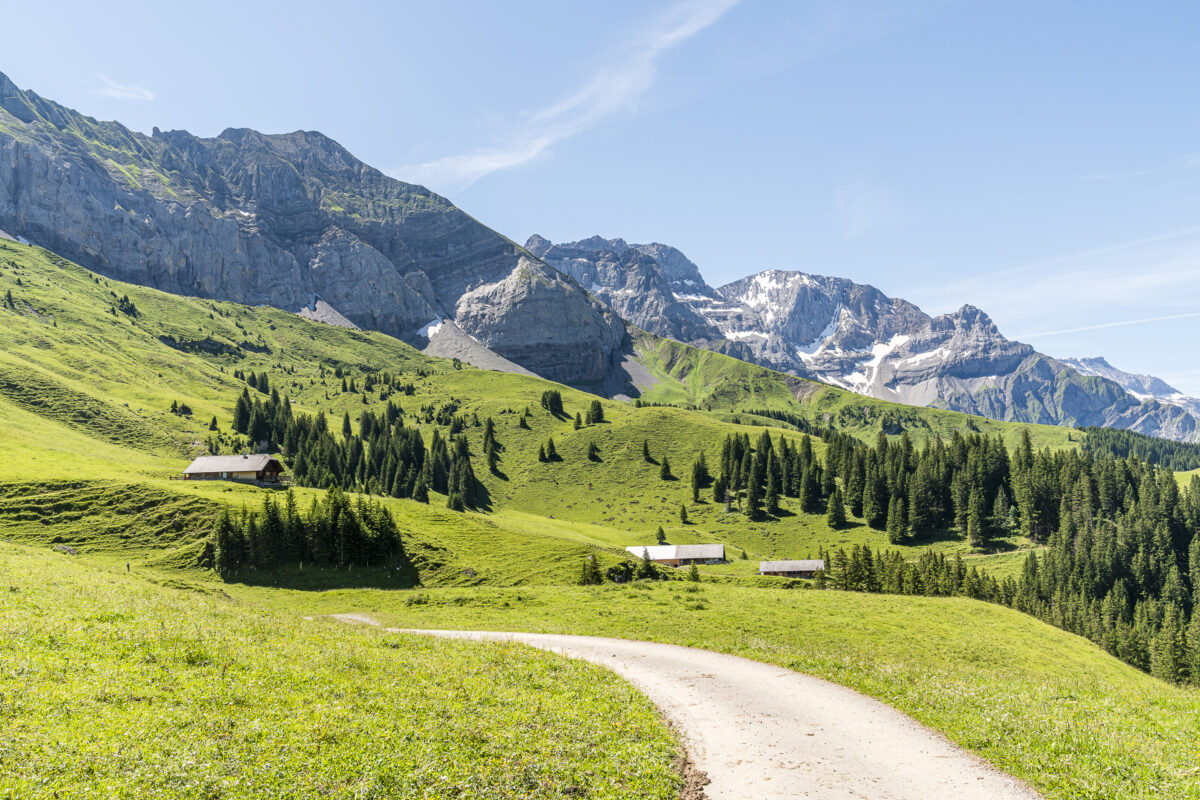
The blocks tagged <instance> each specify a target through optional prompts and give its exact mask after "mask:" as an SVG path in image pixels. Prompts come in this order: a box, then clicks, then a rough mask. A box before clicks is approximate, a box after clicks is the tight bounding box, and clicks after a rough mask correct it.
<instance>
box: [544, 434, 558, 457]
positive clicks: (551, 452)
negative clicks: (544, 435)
mask: <svg viewBox="0 0 1200 800" xmlns="http://www.w3.org/2000/svg"><path fill="white" fill-rule="evenodd" d="M546 460H547V461H558V451H557V450H555V449H554V437H553V436H552V437H550V438H549V439H547V440H546Z"/></svg>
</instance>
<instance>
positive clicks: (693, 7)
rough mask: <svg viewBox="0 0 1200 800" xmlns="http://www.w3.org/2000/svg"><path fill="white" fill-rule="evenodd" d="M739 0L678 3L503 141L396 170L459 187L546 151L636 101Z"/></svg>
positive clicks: (409, 177)
mask: <svg viewBox="0 0 1200 800" xmlns="http://www.w3.org/2000/svg"><path fill="white" fill-rule="evenodd" d="M738 2H739V0H690V1H689V2H685V3H681V4H679V5H676V6H674V7H673V8H672V9H671V10H670V11H669V12H668V13H667V14H666V15H665V16H664V17H662V18H661V19H660V20H659V21H658V23H657V24H656V25H655V26H654V27H653V28H651V29H650V30H648V31H647V32H646V33H645V35H644V36H642V37H640V38H639V40H638V42H637V43H636V47H634V48H633V49H632V51H631V52H630V53H629V54H628V55H627V56H625V57H623V58H619V59H614V62H616V64H617V65H616V66H614V67H611V68H608V69H605V70H603V71H602V72H600V73H598V74H597V75H595V76H594V77H593V78H592V79H591V80H590V81H588V82H587V84H585V85H584V86H583V88H581V89H580V90H579V91H577V92H575V93H574V94H572V95H570V96H568V97H566V98H564V99H562V100H561V101H559V102H557V103H554V104H553V105H551V106H548V107H547V108H544V109H542V110H540V111H538V112H536V113H534V114H533V115H531V116H530V118H529V119H528V121H527V122H526V123H525V124H524V125H522V128H521V132H520V133H519V135H518V136H516V137H514V139H513V140H512V141H510V142H509V143H508V144H506V145H504V146H499V147H489V148H480V149H477V150H473V151H471V152H469V153H463V154H460V155H454V156H447V157H445V158H439V159H436V160H433V161H427V162H425V163H423V164H415V165H412V166H408V167H403V168H400V169H397V170H394V171H393V172H394V174H395V175H396V176H397V177H399V178H401V179H403V180H406V181H411V182H415V183H421V184H425V185H427V186H431V187H433V188H434V189H435V190H438V191H443V192H454V191H461V190H462V189H465V188H467V187H468V186H470V185H471V184H473V183H474V182H475V181H477V180H479V179H480V178H482V177H484V176H485V175H488V174H490V173H492V172H495V171H497V170H502V169H510V168H512V167H517V166H520V165H521V164H526V163H528V162H530V161H533V160H535V159H538V158H541V157H542V156H544V155H546V154H547V153H548V152H549V150H550V148H551V147H553V146H554V145H555V144H557V143H558V142H561V141H564V140H565V139H569V138H571V137H572V136H576V135H578V134H580V133H582V132H584V131H586V130H588V129H589V128H592V127H595V126H596V125H597V124H599V123H600V122H602V121H604V120H605V119H607V118H609V117H611V116H613V115H614V114H616V113H617V112H618V111H622V110H625V109H628V108H630V107H632V106H634V105H635V104H636V103H637V101H638V100H639V99H641V98H642V97H643V96H644V95H645V94H646V92H647V91H648V90H649V89H650V87H651V86H653V84H654V79H655V72H656V66H657V62H658V60H659V58H660V57H661V56H662V55H663V54H664V53H666V52H667V51H669V50H671V49H673V48H676V47H678V46H680V45H681V44H683V43H684V42H686V41H687V40H688V39H690V38H692V37H693V36H695V35H696V34H698V33H699V32H700V31H702V30H704V29H705V28H707V27H709V26H710V25H712V24H713V23H714V22H716V21H717V20H719V19H720V18H721V17H722V16H724V14H725V13H726V12H727V11H729V10H730V9H731V8H733V7H734V6H735V5H737V4H738Z"/></svg>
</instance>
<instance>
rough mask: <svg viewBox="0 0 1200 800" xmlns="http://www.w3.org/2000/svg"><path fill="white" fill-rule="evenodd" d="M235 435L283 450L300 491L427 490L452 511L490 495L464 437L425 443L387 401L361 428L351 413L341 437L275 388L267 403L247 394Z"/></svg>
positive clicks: (320, 416) (493, 446) (422, 494)
mask: <svg viewBox="0 0 1200 800" xmlns="http://www.w3.org/2000/svg"><path fill="white" fill-rule="evenodd" d="M233 429H234V430H235V431H236V432H238V433H242V434H246V435H247V436H249V438H250V440H251V441H253V442H256V443H266V444H267V446H268V447H274V448H276V449H278V450H279V452H280V453H281V454H282V455H283V457H284V458H285V459H286V460H287V461H288V463H289V464H290V467H291V472H292V476H293V480H294V481H295V483H296V484H297V485H299V486H311V487H316V488H319V489H329V488H332V487H339V488H341V489H344V490H347V491H357V492H363V493H366V494H373V495H387V496H391V497H404V498H412V499H414V500H417V501H419V502H423V503H424V502H428V501H429V492H430V491H434V492H439V493H441V494H445V495H447V503H446V505H447V507H449V508H451V509H454V510H463V509H467V508H482V507H484V506H486V504H487V493H486V491H485V489H484V487H483V485H482V484H481V483H480V482H479V481H478V479H477V478H476V476H475V470H474V467H473V465H472V463H471V451H470V446H469V444H468V442H467V438H466V436H464V435H462V434H451V435H450V436H449V437H444V436H442V434H441V431H440V430H437V429H435V430H434V431H433V435H432V436H431V438H430V442H429V444H428V445H426V443H425V440H424V437H423V436H422V435H421V431H420V430H418V429H417V428H415V427H406V426H405V424H404V410H403V408H401V407H400V406H399V405H398V404H396V403H394V402H392V401H390V400H389V401H388V403H387V405H386V406H385V407H384V408H383V409H381V410H380V411H379V412H372V411H364V412H363V413H362V415H361V416H360V417H359V420H358V428H357V429H355V427H354V425H353V424H352V423H351V421H350V415H349V414H348V413H347V414H346V415H345V416H344V417H343V418H342V425H341V436H340V437H339V436H335V435H334V433H333V432H332V431H331V430H330V429H329V423H328V420H327V418H326V416H325V414H324V412H318V413H317V414H316V415H315V416H314V415H309V414H303V413H294V412H293V411H292V407H291V403H290V402H289V401H288V400H287V399H286V398H284V399H282V400H280V398H279V393H278V391H276V390H274V389H273V390H272V391H271V394H270V397H269V398H268V399H266V400H265V401H264V400H261V399H259V398H257V397H255V398H252V397H251V396H250V394H249V392H248V391H247V390H243V391H242V395H241V397H239V398H238V402H237V407H236V408H235V410H234V419H233ZM485 444H486V448H485V449H486V450H487V453H486V454H485V455H486V456H487V458H488V459H489V463H493V462H494V461H495V460H498V458H499V450H500V446H499V443H498V442H497V441H496V438H495V431H494V427H493V428H492V436H491V437H490V441H488V442H485Z"/></svg>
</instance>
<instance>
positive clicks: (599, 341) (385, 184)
mask: <svg viewBox="0 0 1200 800" xmlns="http://www.w3.org/2000/svg"><path fill="white" fill-rule="evenodd" d="M0 230H5V231H7V232H9V233H10V234H12V235H14V236H22V237H24V238H26V239H28V240H31V241H32V242H34V243H36V244H39V245H41V246H43V247H46V248H48V249H50V250H53V251H55V252H57V253H60V254H62V255H63V256H66V257H67V258H70V259H72V260H74V261H77V262H79V263H81V264H83V265H85V266H87V267H89V268H91V269H94V270H96V271H98V272H101V273H104V274H106V275H110V276H112V277H114V278H118V279H121V280H126V281H131V282H135V283H141V284H146V285H149V286H154V287H156V288H159V289H163V290H166V291H170V292H175V293H179V294H188V295H198V296H201V297H212V298H220V299H226V300H235V301H238V302H242V303H250V304H268V305H273V306H277V307H280V308H285V309H289V310H292V311H300V310H301V309H309V311H308V312H307V313H309V314H311V315H316V316H318V317H323V318H326V319H329V320H331V321H339V320H340V321H341V322H342V324H344V323H345V322H346V321H348V322H350V323H353V324H354V325H357V326H359V327H362V328H373V329H376V330H381V331H384V332H386V333H389V334H392V335H395V336H398V337H400V338H402V339H405V340H407V341H410V342H412V343H414V344H417V345H419V346H424V345H425V344H426V337H425V335H424V334H425V332H426V331H428V329H429V326H430V325H431V324H432V323H435V322H438V321H441V320H443V319H448V320H453V321H454V323H455V324H456V326H457V329H458V330H460V331H461V332H462V333H463V334H465V335H467V336H469V337H472V338H473V339H474V340H476V341H477V342H478V343H480V344H481V345H483V346H485V347H487V348H489V349H490V350H492V351H494V352H495V353H497V354H499V355H500V356H502V357H503V358H505V359H508V360H510V361H513V362H516V363H517V364H520V365H522V366H523V367H526V368H528V369H530V370H532V371H534V372H536V373H538V374H539V375H542V376H544V377H548V378H551V379H554V380H560V381H564V382H568V383H577V384H589V383H594V382H597V381H602V380H604V379H606V378H607V377H608V376H609V375H610V374H611V372H612V368H613V365H614V364H616V363H619V361H620V358H621V349H622V347H623V346H624V344H625V340H626V332H625V325H624V322H623V321H622V320H621V319H620V318H619V317H618V316H617V315H616V314H614V313H613V312H612V311H611V310H610V309H609V308H606V307H605V306H603V305H602V304H600V303H598V302H596V301H595V300H594V299H592V298H590V297H589V296H588V295H587V293H586V292H585V291H583V289H581V288H580V287H579V286H578V285H577V284H576V283H575V282H573V281H571V280H570V279H568V278H566V277H564V276H563V275H562V274H560V273H559V272H557V271H556V270H554V269H553V268H551V267H549V266H548V265H547V264H545V263H544V262H543V261H541V260H540V259H538V258H536V257H534V256H532V255H530V254H529V253H528V252H526V251H525V250H523V249H522V248H520V247H518V246H517V245H516V244H514V243H513V242H511V241H509V240H508V239H506V238H504V237H503V236H501V235H499V234H497V233H496V232H495V231H492V230H490V229H489V228H487V227H485V226H484V225H481V224H480V223H479V222H477V221H475V220H474V219H472V218H471V217H470V216H468V215H467V214H465V213H463V212H462V211H461V210H459V209H458V208H456V207H455V206H454V205H453V204H452V203H450V202H449V201H448V200H446V199H445V198H442V197H439V196H438V195H436V194H433V193H432V192H429V191H428V190H426V189H424V188H423V187H420V186H414V185H411V184H407V183H403V182H401V181H398V180H394V179H392V178H389V177H387V176H386V175H384V174H383V173H381V172H379V171H378V170H375V169H373V168H371V167H369V166H367V165H365V164H363V163H362V162H360V161H359V160H357V159H356V158H354V157H353V156H352V155H351V154H350V153H349V152H347V151H346V150H345V149H344V148H343V147H341V146H340V145H338V144H337V143H336V142H334V141H333V140H331V139H329V138H327V137H325V136H323V135H321V134H319V133H312V132H303V131H300V132H295V133H289V134H280V135H264V134H261V133H258V132H256V131H252V130H245V129H230V130H226V131H225V132H223V133H222V134H221V135H219V136H217V137H215V138H207V139H206V138H199V137H196V136H193V135H191V134H189V133H187V132H185V131H169V132H165V133H163V132H159V131H158V130H157V129H155V131H154V134H153V136H145V135H143V134H140V133H137V132H135V131H131V130H129V129H127V128H125V127H124V126H122V125H120V124H118V123H115V122H97V121H96V120H94V119H91V118H89V117H86V116H83V115H82V114H79V113H77V112H75V111H72V110H70V109H68V108H64V107H62V106H60V105H58V104H56V103H53V102H50V101H48V100H45V99H43V98H41V97H39V96H38V95H36V94H34V93H33V92H27V91H21V90H20V89H18V88H17V87H16V86H15V85H14V84H13V83H12V82H11V81H10V80H9V79H8V78H7V77H5V76H4V75H3V74H0ZM321 301H323V302H321Z"/></svg>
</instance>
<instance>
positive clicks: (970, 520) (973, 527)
mask: <svg viewBox="0 0 1200 800" xmlns="http://www.w3.org/2000/svg"><path fill="white" fill-rule="evenodd" d="M967 543H968V544H969V545H971V547H974V548H979V547H982V546H983V492H981V491H980V489H979V487H978V486H976V487H973V488H972V489H971V494H970V498H969V499H968V500H967Z"/></svg>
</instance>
